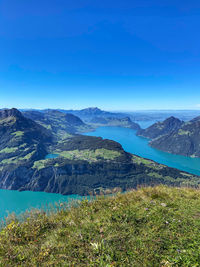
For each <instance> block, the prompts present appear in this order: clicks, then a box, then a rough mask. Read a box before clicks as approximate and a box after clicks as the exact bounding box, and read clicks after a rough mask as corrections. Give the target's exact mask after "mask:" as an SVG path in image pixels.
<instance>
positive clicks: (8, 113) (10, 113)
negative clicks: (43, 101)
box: [0, 108, 22, 120]
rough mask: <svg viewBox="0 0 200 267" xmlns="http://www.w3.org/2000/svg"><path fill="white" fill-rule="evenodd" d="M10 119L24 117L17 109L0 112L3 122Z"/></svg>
mask: <svg viewBox="0 0 200 267" xmlns="http://www.w3.org/2000/svg"><path fill="white" fill-rule="evenodd" d="M8 117H22V113H21V112H20V111H19V110H18V109H16V108H11V109H3V110H0V119H1V120H2V119H6V118H8Z"/></svg>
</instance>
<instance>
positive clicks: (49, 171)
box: [0, 109, 200, 195]
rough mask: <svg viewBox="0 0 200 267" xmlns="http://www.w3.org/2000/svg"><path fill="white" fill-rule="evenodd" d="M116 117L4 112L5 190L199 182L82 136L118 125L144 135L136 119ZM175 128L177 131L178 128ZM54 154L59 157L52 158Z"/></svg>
mask: <svg viewBox="0 0 200 267" xmlns="http://www.w3.org/2000/svg"><path fill="white" fill-rule="evenodd" d="M88 112H89V113H91V112H92V111H91V110H90V109H89V110H88ZM96 112H99V110H96V109H95V110H94V113H96ZM85 113H87V112H86V111H84V114H85ZM111 115H112V114H107V113H106V115H105V114H101V116H104V117H103V119H104V120H103V119H102V120H100V119H99V118H100V116H99V117H98V120H97V116H96V114H93V117H92V118H91V120H90V123H86V121H84V122H83V121H82V120H81V119H80V118H79V117H77V116H76V115H74V114H70V113H69V114H68V113H65V112H63V111H58V110H57V111H55V110H46V111H24V112H20V111H19V110H17V109H4V110H1V111H0V188H1V189H12V190H20V191H22V190H30V191H44V192H51V193H60V194H63V195H68V194H79V195H88V194H99V193H104V194H110V193H112V192H116V191H126V190H128V189H131V188H136V187H137V186H139V185H157V184H161V183H162V184H167V185H175V186H180V185H191V186H197V185H198V184H199V181H200V179H199V177H198V176H196V175H193V174H189V173H186V172H183V171H180V170H177V169H174V168H170V167H167V166H165V165H162V164H158V163H156V162H154V161H151V160H148V159H144V158H141V157H138V156H136V155H133V154H130V153H127V152H125V151H124V149H123V148H122V146H121V145H120V144H119V143H117V142H115V141H112V140H107V139H102V138H100V137H92V136H84V135H81V134H80V133H81V132H86V131H91V130H93V129H94V128H95V127H97V126H95V124H98V125H99V124H101V125H105V124H106V125H107V126H109V125H113V124H114V125H118V126H121V127H128V128H131V129H135V130H136V129H137V130H139V134H141V133H142V131H143V130H140V127H139V125H138V124H136V123H134V122H132V121H131V119H130V118H127V117H125V118H123V117H122V116H121V115H119V114H118V115H116V114H115V117H112V119H111ZM88 119H89V115H88V114H87V120H88ZM170 120H171V119H170ZM91 121H93V122H94V123H92V122H91ZM178 124H179V126H181V125H182V124H183V123H182V122H178ZM170 125H171V124H170ZM174 125H176V122H175V123H174ZM174 125H172V126H171V128H173V130H174V128H175V130H176V129H178V126H174ZM161 128H162V126H160V130H161ZM162 129H163V128H162ZM184 129H185V128H184ZM49 154H53V155H56V157H54V158H48V157H46V156H47V155H49Z"/></svg>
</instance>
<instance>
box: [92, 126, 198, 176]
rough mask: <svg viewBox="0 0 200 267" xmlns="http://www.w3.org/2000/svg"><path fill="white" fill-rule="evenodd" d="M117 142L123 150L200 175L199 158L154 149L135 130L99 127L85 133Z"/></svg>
mask: <svg viewBox="0 0 200 267" xmlns="http://www.w3.org/2000/svg"><path fill="white" fill-rule="evenodd" d="M87 135H90V136H100V137H103V138H106V139H112V140H114V141H117V142H119V143H120V144H121V145H122V147H123V148H124V150H125V151H127V152H130V153H133V154H136V155H138V156H141V157H144V158H148V159H152V160H154V161H156V162H159V163H162V164H165V165H167V166H169V167H174V168H177V169H180V170H183V171H187V172H190V173H194V174H197V175H200V158H189V157H184V156H179V155H173V154H169V153H165V152H162V151H159V150H157V149H154V148H152V147H150V146H149V145H148V142H149V141H148V139H146V138H143V137H139V136H136V131H134V130H131V129H128V128H120V127H100V128H98V129H96V131H94V132H91V133H87Z"/></svg>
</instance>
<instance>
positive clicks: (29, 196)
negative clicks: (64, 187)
mask: <svg viewBox="0 0 200 267" xmlns="http://www.w3.org/2000/svg"><path fill="white" fill-rule="evenodd" d="M81 198H82V197H81V196H78V195H69V196H63V195H60V194H52V193H44V192H30V191H24V192H19V191H13V190H0V220H1V219H3V218H4V217H5V216H7V215H8V214H11V213H13V212H15V213H16V214H20V213H21V212H25V211H26V210H30V209H31V208H42V209H44V210H47V209H48V208H50V207H56V206H55V204H56V203H60V202H68V203H69V202H70V201H74V200H80V199H81Z"/></svg>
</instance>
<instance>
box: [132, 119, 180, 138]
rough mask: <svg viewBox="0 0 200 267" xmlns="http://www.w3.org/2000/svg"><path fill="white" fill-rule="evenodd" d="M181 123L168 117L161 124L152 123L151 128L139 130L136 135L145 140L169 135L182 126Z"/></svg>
mask: <svg viewBox="0 0 200 267" xmlns="http://www.w3.org/2000/svg"><path fill="white" fill-rule="evenodd" d="M183 123H184V122H183V121H181V120H179V119H177V118H174V117H170V118H168V119H166V120H164V121H163V122H157V123H154V124H153V125H152V126H150V127H148V128H147V129H141V130H139V131H138V133H137V135H139V136H143V137H146V138H150V139H154V138H157V137H159V136H162V135H165V134H169V133H171V132H173V131H176V130H177V129H179V128H180V127H181V126H182V125H183Z"/></svg>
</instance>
